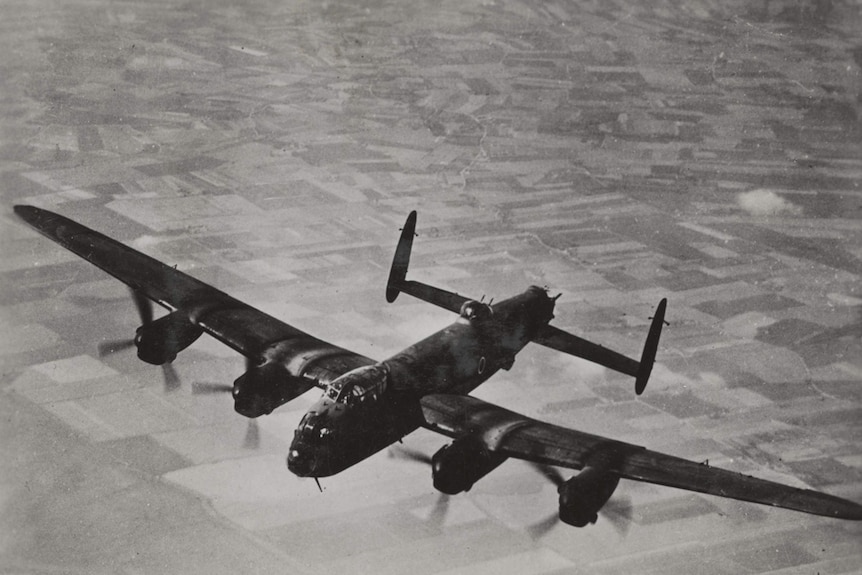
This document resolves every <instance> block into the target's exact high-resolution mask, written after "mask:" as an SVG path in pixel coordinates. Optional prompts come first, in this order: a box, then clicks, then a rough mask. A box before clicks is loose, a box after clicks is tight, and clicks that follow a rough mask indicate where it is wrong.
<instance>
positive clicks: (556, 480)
mask: <svg viewBox="0 0 862 575" xmlns="http://www.w3.org/2000/svg"><path fill="white" fill-rule="evenodd" d="M530 464H531V465H532V466H533V467H534V468H535V469H536V471H538V472H539V473H541V474H542V475H544V476H545V478H546V479H548V481H550V482H551V483H553V484H554V486H555V487H556V488H557V489H559V488H560V486H561V485H562V484H563V483H565V482H566V478H565V477H564V476H563V474H562V473H560V470H559V469H557V468H556V467H551V466H550V465H545V464H543V463H535V462H531V463H530ZM599 513H600V514H601V516H602V518H604V519H605V520H607V521H608V523H610V524H611V525H612V526H613V528H614V529H615V530H616V531H617V533H619V535H620V537H625V536H626V535H627V534H628V532H629V528H630V527H631V523H632V503H631V498H630V497H629V496H628V495H617V496H616V497H615V498H613V499H611V500H610V501H608V502H607V503H605V505H604V506H603V507H602V508H601V509H600V510H599ZM559 521H560V516H559V513H554V514H553V515H549V516H548V517H546V518H545V519H542V520H541V521H539V522H538V523H534V524H533V525H530V526H529V527H527V532H528V533H529V534H530V537H532V538H533V539H539V538H541V537H543V536H544V535H545V534H547V533H548V532H549V531H550V530H551V529H553V528H554V527H555V526H556V525H557V523H558V522H559Z"/></svg>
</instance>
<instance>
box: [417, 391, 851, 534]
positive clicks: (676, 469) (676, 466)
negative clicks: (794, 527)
mask: <svg viewBox="0 0 862 575" xmlns="http://www.w3.org/2000/svg"><path fill="white" fill-rule="evenodd" d="M422 411H423V414H424V417H425V424H424V426H425V427H426V428H428V429H430V430H432V431H436V432H438V433H442V434H443V435H447V436H449V437H453V438H458V437H464V436H467V435H478V436H480V437H481V438H482V439H483V441H484V442H485V444H486V445H487V446H488V448H489V449H490V450H491V451H494V452H497V453H500V454H501V455H505V456H506V457H514V458H517V459H524V460H527V461H534V462H537V463H542V464H546V465H556V466H559V467H566V468H569V469H582V468H583V467H585V466H586V465H590V466H592V467H599V468H601V469H602V470H604V471H608V472H610V473H613V474H615V475H618V476H619V477H623V478H626V479H634V480H636V481H644V482H648V483H655V484H658V485H666V486H668V487H676V488H679V489H686V490H689V491H697V492H700V493H707V494H710V495H718V496H720V497H728V498H731V499H738V500H741V501H750V502H753V503H762V504H765V505H772V506H775V507H783V508H786V509H793V510H796V511H803V512H805V513H812V514H815V515H823V516H826V517H835V518H840V519H851V520H856V521H859V520H862V505H859V504H857V503H854V502H852V501H848V500H846V499H842V498H840V497H835V496H834V495H829V494H826V493H821V492H818V491H813V490H811V489H799V488H796V487H791V486H789V485H783V484H780V483H775V482H773V481H767V480H764V479H757V478H755V477H751V476H749V475H743V474H741V473H736V472H733V471H727V470H724V469H719V468H716V467H710V466H709V465H707V464H701V463H695V462H694V461H689V460H687V459H682V458H680V457H674V456H672V455H665V454H663V453H658V452H655V451H650V450H648V449H646V448H644V447H640V446H637V445H632V444H629V443H624V442H622V441H615V440H612V439H607V438H604V437H601V436H598V435H591V434H589V433H583V432H580V431H576V430H573V429H567V428H564V427H560V426H557V425H553V424H550V423H545V422H541V421H537V420H535V419H531V418H529V417H526V416H523V415H520V414H518V413H515V412H513V411H509V410H508V409H504V408H502V407H498V406H496V405H493V404H491V403H487V402H485V401H482V400H480V399H477V398H475V397H471V396H463V395H443V394H439V395H429V396H426V397H424V398H423V399H422Z"/></svg>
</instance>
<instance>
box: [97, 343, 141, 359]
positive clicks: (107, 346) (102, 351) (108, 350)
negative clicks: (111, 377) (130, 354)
mask: <svg viewBox="0 0 862 575" xmlns="http://www.w3.org/2000/svg"><path fill="white" fill-rule="evenodd" d="M134 345H135V340H133V339H116V340H112V341H103V342H100V343H99V345H98V346H97V347H98V350H99V357H105V356H107V355H111V354H112V353H116V352H118V351H123V350H125V349H129V348H130V347H134Z"/></svg>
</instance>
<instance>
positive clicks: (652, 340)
mask: <svg viewBox="0 0 862 575" xmlns="http://www.w3.org/2000/svg"><path fill="white" fill-rule="evenodd" d="M666 308H667V298H664V299H662V300H661V301H660V302H659V304H658V307H657V308H656V310H655V315H654V316H653V317H652V324H650V326H649V334H647V338H646V343H645V344H644V350H643V353H642V354H641V361H640V364H638V373H637V376H635V393H636V394H637V395H640V394H642V393H643V392H644V389H646V384H647V381H649V376H650V374H651V373H652V366H653V363H655V352H656V350H657V349H658V338H659V337H660V336H661V328H662V325H663V324H664V312H665V309H666Z"/></svg>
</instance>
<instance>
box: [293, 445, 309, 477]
mask: <svg viewBox="0 0 862 575" xmlns="http://www.w3.org/2000/svg"><path fill="white" fill-rule="evenodd" d="M287 468H288V469H289V470H290V472H291V473H293V474H294V475H297V476H299V477H307V476H308V475H310V474H311V471H312V469H313V468H314V461H313V459H312V458H311V457H310V456H309V453H308V450H307V449H305V448H303V446H301V445H292V446H291V447H290V451H288V452H287Z"/></svg>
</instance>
